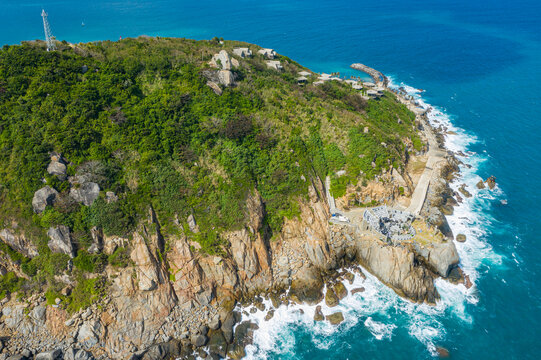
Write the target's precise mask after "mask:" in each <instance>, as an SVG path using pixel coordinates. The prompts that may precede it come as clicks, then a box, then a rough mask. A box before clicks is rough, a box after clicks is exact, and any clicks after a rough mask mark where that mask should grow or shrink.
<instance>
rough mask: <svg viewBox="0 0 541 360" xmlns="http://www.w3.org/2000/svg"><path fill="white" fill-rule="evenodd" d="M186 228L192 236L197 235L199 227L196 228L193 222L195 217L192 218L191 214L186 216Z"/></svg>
mask: <svg viewBox="0 0 541 360" xmlns="http://www.w3.org/2000/svg"><path fill="white" fill-rule="evenodd" d="M187 221H188V227H189V228H190V231H191V232H193V233H194V234H197V233H198V232H199V227H198V226H197V223H196V222H195V217H194V216H193V214H190V215H189V216H188V219H187Z"/></svg>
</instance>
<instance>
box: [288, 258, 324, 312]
mask: <svg viewBox="0 0 541 360" xmlns="http://www.w3.org/2000/svg"><path fill="white" fill-rule="evenodd" d="M322 288H323V280H322V279H321V275H320V273H319V272H318V270H317V269H315V268H314V267H302V268H301V269H299V271H298V272H297V277H296V278H295V279H294V280H293V281H292V282H291V288H290V292H289V293H290V295H291V298H292V299H293V300H295V301H297V302H300V303H302V302H307V303H309V304H316V303H318V302H319V301H320V300H321V299H322V298H323V293H322V291H321V290H322Z"/></svg>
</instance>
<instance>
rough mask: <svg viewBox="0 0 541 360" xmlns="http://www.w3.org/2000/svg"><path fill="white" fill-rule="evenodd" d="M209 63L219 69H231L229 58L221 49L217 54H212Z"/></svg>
mask: <svg viewBox="0 0 541 360" xmlns="http://www.w3.org/2000/svg"><path fill="white" fill-rule="evenodd" d="M210 64H211V65H212V66H215V67H217V68H218V69H221V70H231V58H230V57H229V54H228V53H227V51H225V50H221V51H220V52H219V53H218V54H216V55H214V56H213V57H212V60H211V61H210Z"/></svg>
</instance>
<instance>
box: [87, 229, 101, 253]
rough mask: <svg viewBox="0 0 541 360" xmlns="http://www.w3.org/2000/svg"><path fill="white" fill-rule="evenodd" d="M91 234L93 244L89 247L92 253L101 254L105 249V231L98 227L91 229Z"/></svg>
mask: <svg viewBox="0 0 541 360" xmlns="http://www.w3.org/2000/svg"><path fill="white" fill-rule="evenodd" d="M90 235H91V236H92V245H90V246H89V247H88V252H89V253H90V254H99V253H101V252H102V250H103V231H102V230H101V229H98V228H97V227H95V226H94V227H93V228H92V229H90Z"/></svg>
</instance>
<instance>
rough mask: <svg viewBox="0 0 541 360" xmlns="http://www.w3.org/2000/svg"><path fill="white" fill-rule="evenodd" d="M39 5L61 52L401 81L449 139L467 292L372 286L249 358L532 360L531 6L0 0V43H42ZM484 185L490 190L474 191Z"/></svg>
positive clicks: (273, 331)
mask: <svg viewBox="0 0 541 360" xmlns="http://www.w3.org/2000/svg"><path fill="white" fill-rule="evenodd" d="M42 7H44V8H45V9H46V11H48V12H49V20H50V23H51V27H52V31H53V33H54V34H55V35H56V37H57V38H58V39H60V40H62V39H65V40H67V41H70V42H82V41H93V40H103V39H111V40H117V39H118V38H119V37H120V36H122V37H128V36H137V35H142V34H146V35H160V36H175V37H187V38H196V39H209V38H212V37H214V36H221V37H224V38H226V39H238V40H245V41H248V42H252V43H257V44H259V45H262V46H265V47H272V48H274V49H276V50H277V51H278V52H279V53H282V54H285V55H287V56H289V57H291V58H293V59H295V60H297V61H299V62H300V63H302V64H304V65H306V66H308V67H310V68H311V69H312V70H314V71H319V72H335V71H340V72H341V73H342V74H343V75H352V74H355V72H354V71H352V70H349V69H348V67H349V65H350V64H351V63H353V62H362V63H365V64H368V65H370V66H373V67H375V68H377V69H379V70H381V71H382V72H383V73H385V74H387V75H388V76H390V77H391V78H392V81H393V83H394V84H396V85H397V86H399V85H402V84H403V85H408V86H410V87H411V88H408V89H409V90H410V91H411V92H412V94H415V95H416V96H418V97H420V98H419V99H420V101H423V102H425V103H426V104H431V105H432V106H434V107H435V109H436V110H435V111H434V112H433V113H432V114H431V121H432V122H433V123H434V124H436V125H438V124H445V125H446V126H447V127H449V128H451V129H453V130H454V131H456V132H457V133H458V135H450V136H448V137H447V146H448V148H449V149H450V150H454V151H458V150H462V151H464V152H467V155H468V156H466V157H461V160H462V161H463V162H464V163H465V164H469V165H471V166H472V167H471V168H467V167H466V166H464V167H463V172H462V174H463V177H462V178H461V179H459V181H458V182H457V183H456V184H453V186H454V187H455V188H456V187H458V185H460V184H461V183H466V184H467V185H468V186H469V189H470V191H471V192H472V193H474V197H473V198H471V199H469V200H467V201H466V202H465V203H464V204H463V205H462V206H460V207H459V208H457V209H456V210H455V214H454V215H453V216H451V217H449V221H450V223H451V225H452V227H453V230H454V231H455V233H456V232H463V233H465V234H466V235H467V237H468V240H467V241H466V242H465V243H463V244H457V247H458V250H459V253H460V256H461V259H462V266H463V268H464V270H465V271H466V273H468V274H469V275H470V277H471V278H472V280H473V281H474V283H475V287H474V288H473V289H472V290H469V291H466V289H465V288H464V287H463V286H454V285H449V284H448V283H446V282H444V281H441V282H438V284H437V285H438V288H439V289H440V293H441V295H442V301H441V302H440V303H439V304H438V306H436V307H429V306H426V305H415V304H411V303H409V302H407V301H404V300H401V299H400V298H398V297H397V296H396V295H395V294H394V293H393V292H392V291H390V290H388V289H386V288H385V287H384V286H382V285H381V284H380V283H379V282H378V281H377V280H375V279H373V278H371V277H369V278H368V279H367V280H366V281H365V282H364V284H363V286H365V287H366V289H367V291H366V292H365V293H362V294H357V295H355V296H353V297H348V299H347V300H346V301H345V303H344V304H342V305H341V308H342V310H343V311H344V313H345V318H346V321H345V322H344V323H343V324H342V325H340V326H339V327H338V328H334V327H332V326H330V325H325V324H322V323H318V324H314V323H313V321H312V320H311V316H312V314H313V313H311V311H313V309H312V308H310V307H306V308H305V314H304V315H302V314H300V312H298V311H297V310H295V308H289V309H285V308H281V309H278V310H277V312H276V315H275V317H274V318H273V320H271V322H268V323H265V322H263V321H261V324H260V325H261V327H260V330H259V331H258V332H257V333H256V335H255V340H256V341H255V344H254V345H253V346H251V347H250V348H249V349H248V353H249V358H254V359H261V358H268V359H310V360H315V359H425V358H431V357H433V356H436V355H435V346H443V347H445V348H447V349H449V351H450V354H451V358H453V359H537V358H540V357H541V351H540V350H539V349H538V346H539V345H540V344H541V281H540V279H539V276H541V260H540V258H541V245H540V244H541V236H540V235H539V234H540V229H541V216H540V215H541V214H540V206H539V204H540V201H541V197H540V195H539V194H540V192H541V155H540V154H541V135H540V130H541V115H540V111H541V1H539V0H513V1H502V0H477V1H473V0H453V1H450V0H438V1H434V0H416V1H409V2H407V1H397V0H390V1H345V0H334V1H322V0H312V1H297V0H287V1H286V0H282V1H274V0H268V1H248V0H238V1H234V2H233V1H216V0H201V1H185V0H153V1H150V0H147V1H141V0H131V1H120V0H116V1H105V0H93V1H85V2H83V1H68V0H41V1H40V2H35V1H29V0H0V43H8V44H14V43H18V42H20V41H22V40H29V39H37V38H40V39H41V38H43V28H42V23H41V17H40V12H41V8H42ZM82 22H84V23H85V26H84V27H83V26H81V23H82ZM414 89H423V90H424V91H423V92H421V93H419V92H415V91H414ZM489 175H495V176H496V178H497V182H498V187H497V189H496V191H494V192H489V191H487V190H481V191H479V190H477V189H476V188H475V183H476V182H477V181H478V180H479V179H480V178H481V177H482V178H486V177H488V176H489ZM503 199H506V200H507V201H508V204H507V205H502V204H501V202H500V201H501V200H503ZM356 281H357V282H360V281H361V280H360V279H357V280H356ZM255 317H256V318H257V316H255Z"/></svg>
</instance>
